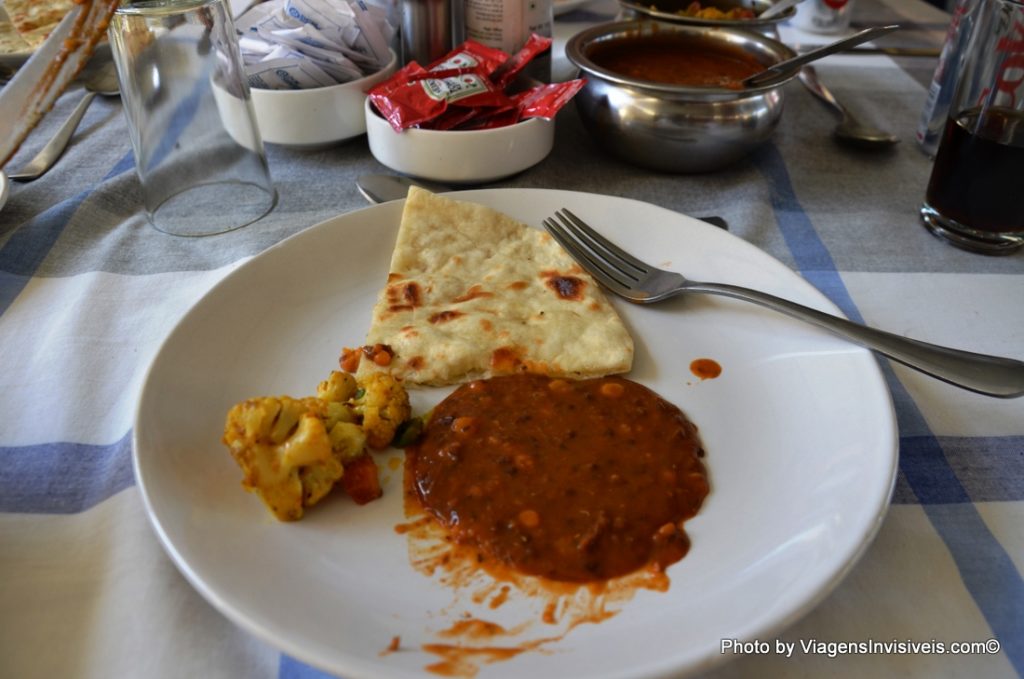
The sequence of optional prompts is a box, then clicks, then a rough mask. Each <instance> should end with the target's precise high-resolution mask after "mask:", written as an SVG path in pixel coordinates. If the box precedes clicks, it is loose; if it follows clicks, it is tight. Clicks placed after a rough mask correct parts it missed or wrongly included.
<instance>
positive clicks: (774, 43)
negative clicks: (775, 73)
mask: <svg viewBox="0 0 1024 679" xmlns="http://www.w3.org/2000/svg"><path fill="white" fill-rule="evenodd" d="M644 30H650V31H651V33H654V32H656V31H667V32H674V33H687V34H693V35H701V36H705V37H706V36H709V35H710V36H712V37H713V38H721V37H723V36H732V37H733V38H736V39H739V40H741V41H742V40H747V41H753V42H755V43H758V44H760V45H762V46H766V47H768V48H771V49H772V50H774V51H777V52H779V53H780V54H781V55H782V57H781V58H780V59H779V61H782V60H785V59H791V58H793V57H795V56H797V54H796V52H794V51H793V50H792V49H791V48H790V47H789V46H787V45H786V44H785V43H782V42H780V41H778V40H775V39H774V38H769V37H768V36H765V35H762V34H760V33H755V32H752V31H746V30H743V29H739V28H733V27H729V28H717V27H715V28H712V27H709V26H699V25H695V24H681V23H666V22H661V21H637V20H626V21H611V22H607V23H603V24H598V25H596V26H592V27H590V28H587V29H584V30H582V31H580V32H579V33H577V34H576V35H574V36H572V37H571V38H570V39H569V41H568V42H567V43H566V45H565V56H566V57H567V58H568V59H569V61H571V62H572V63H573V64H575V65H576V66H577V67H578V68H579V69H580V70H582V71H584V72H585V73H588V74H590V75H593V76H596V77H598V78H600V79H602V80H605V81H608V82H611V83H615V84H616V85H621V86H623V87H631V88H635V89H643V90H649V91H654V92H661V93H666V94H677V95H693V96H698V97H707V98H719V99H737V98H740V97H746V96H751V95H755V94H762V93H764V92H768V91H770V90H775V89H778V88H779V87H781V86H782V85H784V84H786V83H787V82H789V81H790V80H792V79H793V78H795V77H796V73H794V74H793V75H791V76H790V77H789V78H786V79H785V80H781V81H777V82H773V83H772V84H770V85H762V86H759V87H748V88H744V89H741V90H732V89H727V88H724V87H688V86H686V85H672V84H669V83H659V82H653V81H649V80H639V79H637V78H630V77H627V76H623V75H620V74H618V73H615V72H614V71H609V70H608V69H606V68H604V67H602V66H598V65H597V64H595V63H594V62H593V61H591V60H590V57H588V56H587V54H586V52H585V48H586V46H588V45H590V44H592V43H594V42H596V41H599V40H615V39H619V38H622V37H624V36H626V35H630V34H633V35H636V34H639V33H641V32H642V31H644ZM723 42H729V41H728V40H726V41H723ZM770 66H771V64H768V65H766V66H765V68H769V67H770Z"/></svg>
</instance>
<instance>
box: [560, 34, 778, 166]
mask: <svg viewBox="0 0 1024 679" xmlns="http://www.w3.org/2000/svg"><path fill="white" fill-rule="evenodd" d="M565 52H566V56H567V57H568V58H569V60H570V61H572V62H573V63H574V64H575V65H576V66H578V67H579V69H580V70H581V71H582V72H583V75H584V76H585V77H586V78H587V84H586V85H585V86H584V87H583V89H582V90H580V92H579V93H578V94H577V95H576V100H575V101H576V111H577V113H578V114H579V115H580V118H581V120H582V121H583V125H584V127H586V128H587V130H588V131H589V132H590V133H591V135H592V136H593V137H594V139H595V141H596V143H597V145H598V146H599V147H600V148H602V149H603V150H606V151H608V152H610V153H612V154H613V155H615V156H618V157H619V158H622V159H623V160H626V161H629V162H631V163H634V164H636V165H641V166H643V167H647V168H652V169H655V170H663V171H668V172H708V171H712V170H717V169H719V168H722V167H725V166H727V165H729V164H731V163H734V162H736V161H738V160H739V159H741V158H743V157H744V156H746V155H747V154H749V153H750V152H751V151H752V150H753V149H755V148H756V147H757V146H759V145H760V144H762V143H764V142H765V141H767V140H768V139H769V138H770V137H771V135H772V133H773V132H774V131H775V128H776V127H777V125H778V122H779V120H780V118H781V116H782V108H783V92H782V86H783V85H784V84H785V82H786V81H783V82H781V83H775V84H772V85H770V86H759V87H745V86H743V85H742V81H743V79H744V78H746V77H747V76H750V75H754V74H755V73H758V72H760V71H762V70H764V69H766V68H769V67H771V66H774V65H775V64H777V63H779V62H780V61H783V60H785V59H789V58H792V57H794V56H796V53H795V52H793V50H792V49H790V48H789V47H787V46H786V45H784V44H782V43H781V42H779V41H777V40H774V39H772V38H769V37H767V36H764V35H761V34H759V33H754V32H751V31H746V30H741V29H738V28H710V27H705V26H690V25H683V24H668V23H661V22H654V21H618V22H610V23H606V24H600V25H598V26H593V27H591V28H588V29H586V30H584V31H581V32H580V33H577V34H576V35H574V36H573V37H572V38H570V40H569V41H568V43H566V48H565Z"/></svg>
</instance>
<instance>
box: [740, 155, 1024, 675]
mask: <svg viewBox="0 0 1024 679" xmlns="http://www.w3.org/2000/svg"><path fill="white" fill-rule="evenodd" d="M755 158H756V161H755V162H756V163H757V165H758V168H759V170H760V171H761V173H762V174H763V175H764V177H765V178H766V179H767V180H768V183H769V185H770V187H771V193H772V198H771V199H772V208H773V211H774V213H775V218H776V221H777V222H778V225H779V230H780V231H781V232H782V236H783V238H784V239H785V241H786V244H787V246H788V247H789V249H790V251H791V252H792V253H793V257H794V260H795V262H796V265H797V268H798V269H799V270H800V272H801V274H803V276H804V277H805V278H806V279H807V280H808V281H809V282H810V283H812V284H813V285H815V286H816V287H817V288H818V289H819V290H821V291H822V292H823V293H824V294H825V295H826V296H828V297H829V299H831V300H832V301H833V302H834V303H835V304H836V305H837V306H839V308H840V309H842V310H843V313H845V314H846V315H847V316H849V317H850V318H851V319H853V320H855V321H859V322H863V317H862V316H861V314H860V312H859V311H858V310H857V308H856V305H855V304H854V303H853V299H852V298H851V297H850V293H849V291H848V290H847V289H846V286H845V285H844V284H843V282H842V279H841V277H840V276H839V272H838V271H837V269H836V266H835V262H834V261H833V259H832V256H831V255H830V254H829V252H828V248H827V247H826V246H825V244H824V243H823V242H822V240H821V238H820V237H819V236H818V234H817V232H816V231H815V229H814V225H813V224H812V223H811V220H810V218H809V217H808V216H807V213H806V212H804V210H803V207H802V206H801V205H800V201H799V200H798V199H797V197H796V191H795V190H794V188H793V183H792V181H791V180H790V177H789V172H788V171H787V170H786V165H785V162H784V160H783V158H782V154H780V153H779V151H778V148H776V147H775V146H774V145H769V146H768V147H767V148H765V149H764V150H763V152H761V153H759V154H758V155H757V156H756V157H755ZM881 365H882V370H883V373H884V374H885V378H886V381H887V382H888V385H889V389H890V391H891V393H892V396H893V401H894V404H895V408H896V413H897V419H898V421H899V426H900V428H901V429H902V430H904V431H923V432H927V431H930V429H929V427H928V425H927V422H926V421H925V419H924V416H923V415H922V414H921V411H920V409H919V408H918V407H917V404H916V403H914V401H913V399H912V398H911V397H910V394H909V392H907V390H906V389H905V388H904V386H903V384H902V383H901V382H900V381H899V379H897V378H896V375H895V373H894V372H893V371H892V368H891V367H890V366H889V364H888V363H887V362H885V361H882V362H881ZM900 443H901V445H900V471H901V472H902V474H903V476H904V478H905V480H906V481H907V483H908V485H909V486H910V489H911V490H912V491H913V492H914V494H915V495H916V496H917V497H918V498H919V499H921V501H922V503H923V507H924V510H925V513H926V514H927V515H928V518H929V519H930V520H931V522H932V525H934V526H935V529H936V531H937V532H938V534H939V535H940V536H941V537H942V539H943V541H945V543H946V546H947V547H948V548H949V551H950V553H951V555H952V557H953V560H954V561H955V563H956V565H957V568H958V569H959V571H960V577H961V578H962V580H963V582H964V585H965V586H966V587H967V590H968V591H969V592H970V593H971V596H973V597H974V600H975V602H976V603H977V604H978V607H979V608H980V609H981V612H982V614H983V615H984V616H985V619H986V620H987V621H988V623H989V626H990V627H991V628H992V631H993V632H994V633H995V634H996V635H997V636H998V637H999V639H1000V642H1001V643H1002V648H1003V651H1004V652H1005V653H1006V657H1007V658H1008V659H1009V660H1010V662H1011V663H1012V664H1013V666H1014V667H1015V668H1016V670H1017V672H1018V673H1019V674H1021V675H1022V676H1024V579H1022V578H1021V574H1020V572H1019V571H1018V570H1017V569H1016V567H1015V566H1014V564H1013V562H1012V560H1011V559H1010V557H1009V555H1008V554H1007V553H1006V550H1005V549H1004V548H1003V546H1002V545H1001V544H1000V543H999V540H998V539H997V538H996V537H995V536H994V535H993V534H992V531H990V530H989V528H988V526H987V525H986V524H985V522H984V520H982V518H981V515H980V514H979V513H978V510H977V508H976V507H975V506H974V504H972V503H971V501H970V498H969V497H968V495H967V492H966V491H965V490H964V488H963V484H962V483H961V480H960V478H959V477H958V476H957V473H956V471H955V470H954V469H953V467H952V466H950V464H949V460H948V459H947V458H946V455H945V453H944V451H943V449H942V446H941V445H940V443H939V440H938V439H937V438H936V437H935V436H932V435H925V436H916V437H908V438H906V439H902V440H901V442H900ZM940 502H941V503H940Z"/></svg>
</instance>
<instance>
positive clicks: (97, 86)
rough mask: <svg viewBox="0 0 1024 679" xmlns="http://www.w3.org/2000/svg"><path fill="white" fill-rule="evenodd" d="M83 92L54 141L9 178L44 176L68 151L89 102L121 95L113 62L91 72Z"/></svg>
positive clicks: (25, 179) (47, 144) (20, 178)
mask: <svg viewBox="0 0 1024 679" xmlns="http://www.w3.org/2000/svg"><path fill="white" fill-rule="evenodd" d="M85 89H86V93H85V96H83V97H82V99H81V101H79V102H78V104H77V105H76V106H75V109H74V110H73V111H72V112H71V115H69V116H68V119H67V120H65V121H64V124H63V125H61V126H60V129H59V130H57V132H56V134H54V135H53V138H52V139H50V141H48V142H47V143H46V146H44V147H43V148H42V150H41V151H39V153H38V154H36V157H35V158H33V159H32V160H30V161H28V163H26V164H25V166H24V167H22V168H21V169H20V170H17V171H16V172H11V173H9V174H8V175H7V176H8V177H10V178H11V179H13V180H15V181H20V182H27V181H32V180H33V179H37V178H39V177H41V176H43V174H45V173H46V172H47V171H48V170H49V169H50V168H51V167H53V165H54V163H56V162H57V159H58V158H60V156H61V154H62V153H64V149H66V148H67V146H68V142H69V141H71V137H72V135H74V133H75V130H77V129H78V124H79V123H80V122H82V117H83V116H85V111H86V110H87V109H88V108H89V104H91V103H92V100H93V99H95V98H96V95H97V94H102V95H103V96H105V97H112V96H117V95H118V94H120V90H119V89H118V85H117V72H116V71H115V70H114V63H113V62H112V61H106V62H104V63H103V64H102V65H101V66H99V67H98V68H96V69H95V70H93V72H92V73H90V74H89V75H88V76H87V77H86V80H85Z"/></svg>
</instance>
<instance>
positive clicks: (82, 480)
mask: <svg viewBox="0 0 1024 679" xmlns="http://www.w3.org/2000/svg"><path fill="white" fill-rule="evenodd" d="M134 483H135V476H134V474H133V473H132V439H131V431H129V432H128V433H127V434H125V435H124V437H122V438H121V440H120V441H117V442H116V443H112V444H109V445H90V444H85V443H41V444H38V445H32V446H5V447H0V512H19V513H31V514H73V513H76V512H81V511H84V510H86V509H89V508H90V507H92V506H93V505H96V504H99V503H100V502H102V501H104V500H106V499H107V498H108V497H110V496H112V495H114V494H115V493H119V492H120V491H122V490H124V489H125V488H127V487H129V486H131V485H133V484H134Z"/></svg>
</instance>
